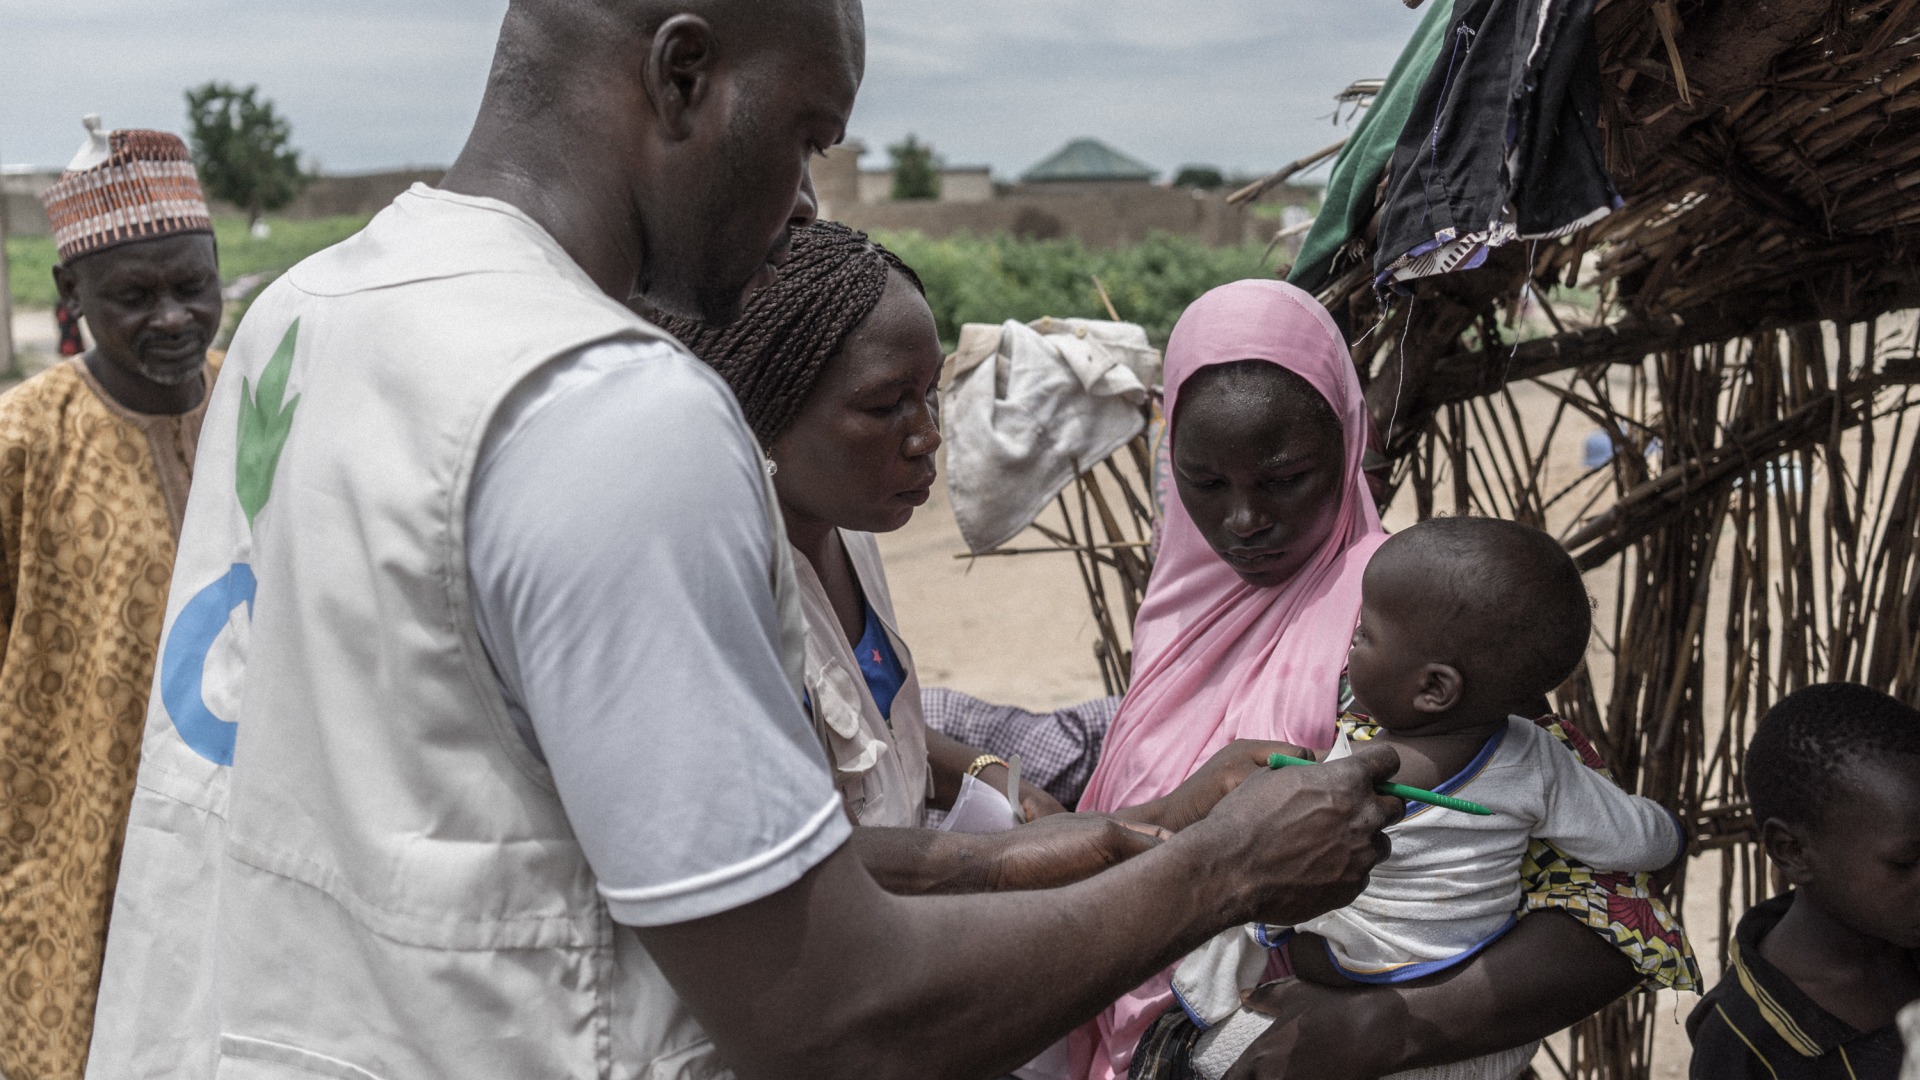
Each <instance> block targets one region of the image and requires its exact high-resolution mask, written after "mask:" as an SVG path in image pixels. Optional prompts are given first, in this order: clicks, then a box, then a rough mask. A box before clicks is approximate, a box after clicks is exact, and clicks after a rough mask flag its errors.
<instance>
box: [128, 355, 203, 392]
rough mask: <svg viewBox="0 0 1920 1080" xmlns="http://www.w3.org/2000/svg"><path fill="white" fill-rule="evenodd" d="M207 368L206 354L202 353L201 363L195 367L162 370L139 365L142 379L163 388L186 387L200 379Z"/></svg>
mask: <svg viewBox="0 0 1920 1080" xmlns="http://www.w3.org/2000/svg"><path fill="white" fill-rule="evenodd" d="M206 366H207V354H206V353H201V354H200V362H199V363H197V364H195V365H193V366H192V367H182V368H171V367H170V368H164V369H161V368H155V367H152V366H151V365H148V364H145V363H142V364H140V365H139V367H140V377H141V378H143V379H145V380H147V381H148V382H151V383H158V384H159V385H161V386H182V385H185V384H186V383H190V382H192V381H193V380H195V379H197V378H199V377H200V372H201V371H203V370H205V368H206Z"/></svg>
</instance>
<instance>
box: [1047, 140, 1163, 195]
mask: <svg viewBox="0 0 1920 1080" xmlns="http://www.w3.org/2000/svg"><path fill="white" fill-rule="evenodd" d="M1159 175H1160V173H1159V171H1158V170H1156V169H1155V168H1154V167H1153V166H1151V165H1148V164H1147V163H1145V162H1143V161H1140V160H1139V159H1137V158H1131V157H1128V156H1127V155H1125V154H1123V153H1121V152H1120V151H1118V150H1115V149H1114V148H1113V147H1111V146H1108V145H1107V144H1106V143H1103V142H1101V141H1100V140H1099V139H1075V140H1073V141H1072V142H1070V143H1068V144H1067V145H1065V146H1063V147H1061V148H1060V149H1058V150H1055V151H1054V152H1053V154H1052V156H1050V157H1048V158H1047V159H1046V160H1044V161H1042V162H1041V163H1040V164H1038V165H1035V166H1034V167H1033V168H1031V169H1028V170H1027V171H1026V172H1025V173H1022V174H1021V176H1020V182H1021V183H1023V184H1151V183H1153V181H1154V180H1155V179H1156V178H1157V177H1158V176H1159Z"/></svg>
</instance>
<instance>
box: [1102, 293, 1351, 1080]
mask: <svg viewBox="0 0 1920 1080" xmlns="http://www.w3.org/2000/svg"><path fill="white" fill-rule="evenodd" d="M1236 360H1265V361H1268V362H1269V363H1274V364H1278V365H1280V366H1281V367H1283V368H1286V369H1287V370H1288V371H1291V372H1293V373H1294V374H1296V375H1299V376H1300V377H1302V378H1304V379H1305V380H1306V381H1307V382H1308V383H1309V384H1311V385H1312V386H1313V388H1314V389H1315V390H1318V391H1319V392H1320V394H1321V396H1323V397H1325V398H1326V399H1327V401H1328V402H1329V403H1330V404H1331V405H1332V406H1333V411H1334V415H1335V416H1338V417H1339V418H1340V424H1341V429H1342V431H1343V434H1344V438H1345V442H1346V476H1345V482H1344V484H1343V485H1342V487H1341V494H1340V511H1339V516H1338V517H1337V518H1336V519H1335V523H1334V527H1333V533H1332V535H1331V536H1330V537H1329V538H1328V540H1327V543H1326V545H1325V546H1324V547H1322V548H1321V549H1320V551H1319V552H1317V553H1316V554H1315V555H1314V557H1313V559H1312V560H1311V561H1309V562H1308V563H1307V565H1306V566H1304V567H1302V568H1301V570H1300V573H1299V574H1298V575H1296V576H1295V577H1294V578H1293V580H1291V581H1289V582H1287V583H1286V584H1284V585H1279V586H1276V587H1273V588H1267V589H1261V588H1255V587H1253V586H1251V585H1248V584H1246V583H1245V582H1243V581H1241V580H1240V577H1239V575H1237V574H1235V573H1234V572H1233V569H1232V568H1231V567H1229V566H1228V565H1227V564H1226V563H1224V562H1222V561H1221V560H1220V557H1219V556H1217V555H1215V554H1214V552H1213V549H1212V548H1210V547H1209V546H1207V542H1206V541H1205V540H1204V539H1202V538H1201V536H1200V532H1199V530H1198V529H1196V528H1195V527H1194V524H1193V519H1191V518H1189V517H1188V516H1187V510H1186V507H1185V506H1183V505H1182V504H1181V502H1180V499H1179V497H1178V496H1177V495H1169V497H1168V498H1167V499H1166V500H1165V503H1166V506H1165V519H1164V520H1163V522H1162V523H1161V534H1160V554H1159V559H1158V561H1157V562H1156V563H1155V565H1154V569H1153V578H1152V580H1151V581H1150V582H1149V583H1148V585H1147V596H1146V600H1145V601H1144V602H1143V603H1142V604H1141V606H1140V615H1139V618H1138V619H1137V620H1135V623H1134V637H1133V642H1134V645H1133V647H1134V655H1133V683H1132V686H1131V687H1130V688H1129V689H1128V691H1127V698H1126V701H1125V703H1124V704H1122V705H1121V707H1120V713H1119V715H1118V716H1116V717H1115V718H1114V721H1113V727H1112V729H1111V730H1110V731H1109V732H1108V734H1107V742H1106V747H1105V748H1104V749H1103V750H1102V751H1101V755H1100V763H1099V765H1098V767H1096V768H1095V769H1094V771H1093V779H1092V781H1091V782H1090V783H1089V784H1088V786H1087V791H1086V795H1085V796H1084V797H1083V798H1082V800H1081V802H1080V809H1082V810H1114V809H1118V808H1120V807H1123V806H1132V805H1135V804H1138V803H1141V802H1145V801H1147V800H1149V799H1156V798H1159V797H1160V796H1162V795H1165V794H1167V793H1168V792H1170V791H1172V790H1173V789H1174V788H1175V787H1177V786H1179V784H1180V782H1181V781H1182V780H1185V779H1186V778H1187V777H1188V776H1190V775H1192V773H1193V772H1194V770H1196V769H1198V768H1199V767H1200V765H1201V764H1203V763H1204V762H1205V761H1206V760H1207V758H1208V757H1209V756H1211V755H1212V754H1213V753H1214V751H1216V750H1218V749H1220V748H1221V747H1222V746H1225V745H1226V744H1227V743H1229V742H1231V741H1233V740H1234V739H1242V738H1245V739H1279V740H1283V741H1285V742H1291V743H1295V744H1298V745H1301V746H1306V747H1311V748H1314V749H1325V748H1327V747H1329V746H1331V745H1332V744H1333V737H1334V725H1333V721H1334V717H1335V714H1336V712H1337V706H1338V694H1339V690H1340V673H1341V671H1342V670H1344V668H1345V667H1346V661H1347V645H1348V642H1349V639H1350V638H1351V637H1352V635H1353V627H1354V623H1355V622H1356V621H1357V620H1358V618H1359V613H1360V575H1361V572H1362V571H1363V570H1365V569H1366V565H1367V560H1368V559H1369V558H1371V557H1372V556H1373V552H1374V549H1375V548H1377V547H1379V546H1380V543H1381V541H1382V540H1384V539H1385V538H1386V536H1385V533H1384V532H1383V531H1382V530H1381V528H1380V515H1379V513H1378V512H1377V511H1376V510H1375V509H1374V505H1373V499H1372V497H1371V495H1370V494H1369V492H1368V490H1367V484H1366V478H1365V476H1364V474H1363V473H1362V472H1361V470H1360V462H1361V456H1362V454H1363V453H1364V452H1365V450H1366V444H1367V432H1368V430H1369V424H1370V420H1369V418H1368V416H1367V412H1366V405H1365V402H1364V401H1363V400H1362V398H1361V393H1360V382H1359V379H1358V378H1357V377H1356V376H1355V374H1354V370H1353V361H1352V359H1351V357H1350V356H1349V355H1348V352H1347V347H1346V344H1345V342H1344V341H1343V340H1342V339H1341V336H1340V331H1339V329H1338V327H1336V326H1335V325H1334V322H1333V318H1332V317H1331V316H1330V315H1328V314H1327V312H1326V309H1325V308H1322V307H1321V306H1320V305H1319V303H1318V302H1316V301H1315V300H1314V299H1313V297H1312V296H1310V295H1308V294H1307V293H1305V292H1302V291H1301V290H1299V289H1297V288H1295V287H1294V286H1292V285H1288V284H1285V283H1283V282H1279V281H1262V280H1249V281H1236V282H1233V283H1232V284H1229V285H1222V286H1221V287H1219V288H1217V289H1214V290H1213V291H1211V292H1209V293H1207V294H1206V295H1205V296H1202V297H1201V298H1200V299H1199V300H1197V301H1195V302H1194V303H1193V305H1192V306H1191V307H1189V308H1187V310H1186V312H1185V314H1183V315H1181V317H1180V322H1179V324H1178V325H1176V326H1175V327H1174V328H1173V337H1172V339H1171V340H1170V341H1169V342H1168V343H1167V365H1166V384H1167V401H1166V414H1167V416H1169V417H1172V416H1173V415H1174V407H1175V405H1176V404H1177V402H1178V395H1179V393H1180V386H1181V384H1182V383H1184V382H1186V380H1187V379H1188V378H1189V377H1191V376H1192V375H1193V373H1194V372H1196V371H1199V370H1200V369H1201V368H1204V367H1208V366H1211V365H1213V364H1226V363H1232V362H1233V361H1236ZM1177 435H1178V433H1177V432H1170V433H1169V439H1170V440H1171V439H1172V438H1175V437H1177ZM1170 484H1171V481H1169V485H1170ZM1172 1000H1173V995H1172V991H1171V990H1170V989H1169V988H1168V985H1167V976H1166V975H1165V974H1164V973H1163V974H1161V975H1159V976H1157V977H1156V978H1154V979H1152V980H1150V981H1149V982H1147V983H1146V984H1145V985H1143V986H1141V987H1139V988H1137V989H1135V990H1134V991H1132V992H1131V993H1129V994H1127V995H1126V996H1125V997H1123V998H1121V999H1120V1000H1119V1001H1118V1002H1116V1003H1114V1004H1113V1005H1112V1006H1111V1007H1109V1008H1108V1009H1107V1011H1106V1012H1104V1013H1102V1014H1100V1016H1099V1017H1098V1018H1096V1019H1095V1020H1094V1022H1093V1023H1091V1024H1089V1025H1087V1026H1086V1027H1083V1028H1081V1029H1080V1030H1079V1031H1078V1032H1076V1033H1075V1034H1074V1040H1073V1042H1074V1047H1073V1049H1074V1055H1073V1057H1074V1067H1075V1068H1074V1074H1075V1075H1076V1076H1079V1077H1085V1078H1087V1080H1116V1078H1121V1077H1125V1076H1126V1075H1127V1065H1128V1063H1129V1062H1130V1061H1131V1060H1132V1059H1133V1048H1134V1045H1135V1044H1136V1043H1138V1042H1139V1040H1140V1035H1141V1033H1142V1032H1144V1031H1145V1030H1146V1028H1147V1025H1149V1024H1150V1023H1152V1022H1153V1021H1154V1020H1155V1019H1156V1018H1158V1017H1159V1016H1160V1014H1161V1013H1163V1012H1165V1011H1166V1009H1167V1006H1168V1005H1169V1004H1170V1003H1171V1002H1172Z"/></svg>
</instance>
